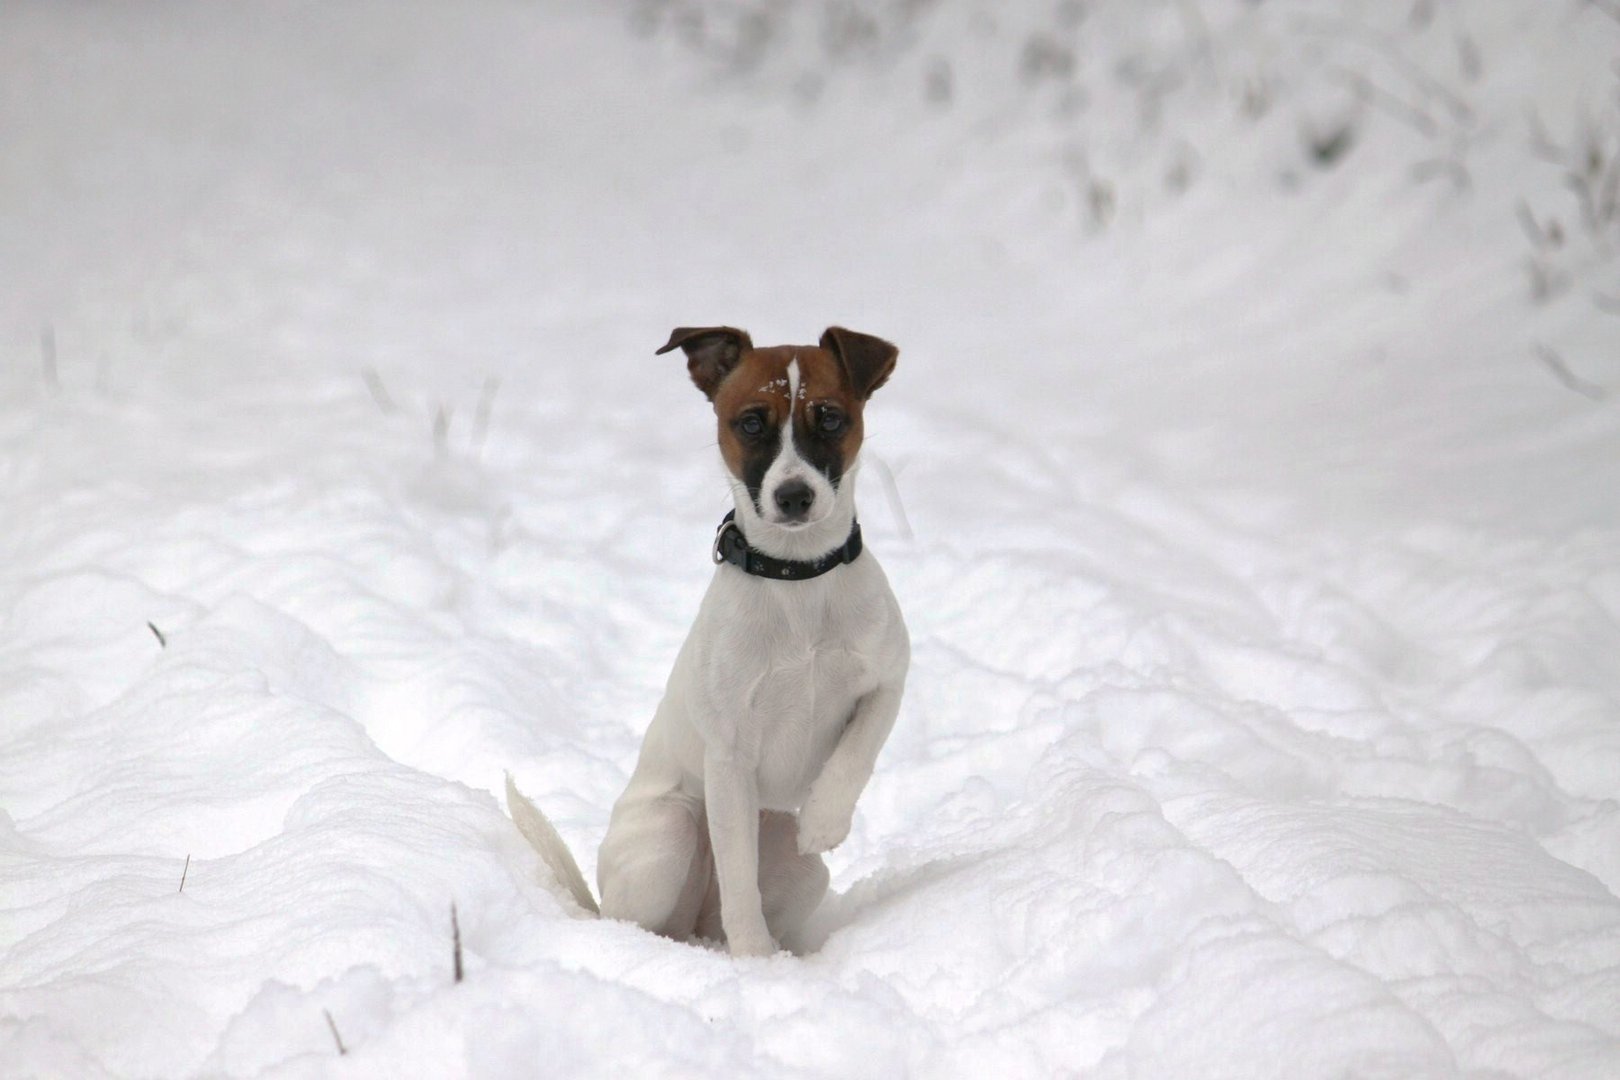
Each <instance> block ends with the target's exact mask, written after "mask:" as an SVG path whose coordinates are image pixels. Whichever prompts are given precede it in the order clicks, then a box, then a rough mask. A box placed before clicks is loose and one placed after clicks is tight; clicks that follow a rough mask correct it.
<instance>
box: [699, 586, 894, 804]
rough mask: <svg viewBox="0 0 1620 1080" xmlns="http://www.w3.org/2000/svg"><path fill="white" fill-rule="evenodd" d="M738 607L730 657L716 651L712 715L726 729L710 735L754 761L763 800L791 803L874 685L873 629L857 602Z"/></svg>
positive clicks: (730, 629)
mask: <svg viewBox="0 0 1620 1080" xmlns="http://www.w3.org/2000/svg"><path fill="white" fill-rule="evenodd" d="M800 584H801V586H802V585H803V584H809V583H800ZM802 591H804V592H805V593H806V594H807V595H806V597H805V598H806V600H811V599H814V598H813V597H811V596H809V595H808V592H809V591H808V590H802ZM733 615H734V617H733V619H732V620H729V621H728V625H727V627H726V633H725V634H724V635H723V637H724V639H725V640H726V642H727V645H726V648H725V649H724V650H723V653H724V656H723V658H722V657H716V658H715V660H716V661H718V664H717V667H716V669H715V670H716V673H717V674H720V678H719V680H718V681H719V684H720V687H721V688H722V689H721V693H719V694H717V695H716V696H717V698H718V699H719V700H717V701H716V703H715V704H716V705H717V706H718V710H717V711H718V714H719V715H717V716H714V717H713V718H712V721H711V722H713V723H714V725H715V727H717V728H720V729H722V730H717V731H714V732H713V733H712V735H714V736H718V737H720V738H722V739H726V740H727V741H730V742H732V743H733V745H735V746H736V747H737V748H738V750H739V752H740V753H742V754H743V755H744V756H746V757H749V758H751V759H752V760H754V762H755V763H756V766H757V774H756V775H757V778H758V783H759V796H760V803H761V805H762V806H764V807H766V808H769V809H794V808H797V807H798V806H799V805H800V804H801V803H802V802H803V800H804V796H805V794H806V792H807V790H808V788H809V785H810V782H811V781H812V780H814V779H815V777H816V776H817V774H818V773H819V772H820V770H821V765H822V763H823V762H825V761H826V759H827V755H828V754H829V753H831V751H832V748H833V746H834V745H835V744H836V743H837V741H838V737H839V735H841V734H842V733H843V730H844V727H845V726H846V725H847V724H848V722H849V719H850V716H851V714H852V713H853V712H854V709H855V704H856V702H857V701H858V700H859V699H860V698H861V697H863V696H864V695H866V694H867V693H869V692H871V691H872V690H873V689H874V688H875V687H876V685H877V672H876V670H875V666H874V663H873V654H874V650H875V645H876V642H875V637H876V627H875V626H874V625H873V620H872V619H871V617H870V615H869V613H868V612H866V611H863V610H861V607H860V606H859V605H857V606H854V607H852V606H850V605H848V604H839V603H831V604H822V603H804V604H788V605H786V606H767V605H753V606H750V607H747V608H744V609H742V610H739V611H735V612H734V613H733ZM727 699H729V700H727ZM727 729H729V730H727ZM728 737H729V738H728Z"/></svg>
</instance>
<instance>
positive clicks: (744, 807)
mask: <svg viewBox="0 0 1620 1080" xmlns="http://www.w3.org/2000/svg"><path fill="white" fill-rule="evenodd" d="M672 349H680V350H682V351H683V352H685V354H686V368H687V371H689V372H690V373H691V376H692V381H693V382H695V383H696V384H697V387H698V389H699V390H702V391H703V393H704V395H705V396H707V397H708V399H709V400H710V401H711V402H713V403H714V412H715V416H716V417H717V418H718V420H719V430H720V456H721V458H722V459H723V460H724V462H725V466H726V469H727V471H728V473H729V474H730V480H731V491H732V496H733V498H734V500H735V502H736V509H735V510H734V511H733V512H732V513H729V514H727V515H726V518H725V520H724V521H722V522H721V524H720V528H719V531H718V532H717V533H716V535H715V539H714V546H713V556H714V561H715V563H716V567H715V573H714V580H713V581H711V582H710V584H709V589H708V592H707V593H706V594H705V595H704V597H703V602H702V605H701V606H700V607H699V608H698V614H697V621H696V622H695V623H694V624H693V626H692V632H691V634H690V635H689V636H688V637H687V639H686V643H685V644H684V645H682V646H681V651H680V654H679V655H678V656H677V657H676V658H675V668H674V670H673V671H672V672H671V673H670V676H669V684H668V686H667V687H666V688H665V690H664V697H663V700H662V701H661V702H660V703H659V705H658V711H657V713H656V714H655V715H654V716H653V720H652V724H651V725H650V726H649V727H648V729H647V735H646V738H645V739H644V740H643V742H642V744H641V757H640V759H639V760H638V761H637V762H636V768H635V772H634V773H633V774H632V775H631V777H630V783H629V785H628V786H627V787H626V788H625V790H624V794H623V795H621V796H620V797H619V801H618V802H617V803H616V804H615V805H614V807H613V814H612V817H611V818H610V820H609V823H608V831H607V836H606V837H605V838H604V839H603V841H602V847H601V850H600V852H599V853H598V858H597V885H598V887H599V888H600V889H601V895H602V903H601V907H600V908H598V907H597V904H596V902H595V900H593V899H592V897H591V893H590V890H589V889H588V888H587V887H586V885H585V881H584V878H583V877H582V876H581V875H580V872H579V867H578V866H577V865H576V864H575V862H574V859H573V857H572V856H571V855H570V854H569V852H568V849H567V847H565V846H564V844H563V842H562V840H561V838H560V837H558V835H557V832H556V830H555V829H553V828H552V827H551V825H550V823H549V822H547V821H546V819H545V817H544V816H543V815H542V814H541V813H540V811H539V810H538V809H537V808H536V807H535V806H534V804H533V803H531V802H530V801H529V800H528V799H526V798H525V797H524V796H523V795H522V793H520V792H519V791H518V790H517V787H516V786H515V785H514V784H513V782H512V778H511V776H510V775H508V776H507V782H506V797H507V806H508V808H509V809H510V811H511V814H512V818H513V820H514V821H515V822H516V824H517V826H518V828H519V829H520V830H521V831H522V833H523V835H524V836H525V837H527V838H528V840H529V842H530V843H531V844H533V845H534V847H535V848H536V850H538V851H539V853H540V855H541V858H542V859H543V860H544V861H545V863H546V864H547V866H549V867H550V868H551V871H552V873H553V874H555V875H556V877H557V879H558V881H560V882H562V883H563V884H565V885H566V886H567V887H568V890H569V892H570V893H571V894H572V895H573V898H574V900H575V901H576V902H577V903H578V904H579V906H580V907H581V908H583V909H585V910H586V911H589V912H598V911H599V912H600V914H601V915H603V916H605V917H608V918H613V919H626V920H629V921H631V922H634V923H638V924H639V925H641V926H643V927H645V928H646V929H648V930H651V931H653V932H655V933H658V934H663V935H665V936H666V937H671V938H674V939H676V940H683V941H684V940H689V939H691V938H694V937H697V938H704V939H708V940H711V941H720V940H724V941H725V943H726V945H727V946H728V947H729V948H730V950H731V953H732V955H733V956H766V955H769V954H771V953H774V952H775V951H776V950H777V948H778V944H779V943H780V942H782V941H784V940H786V941H789V942H792V941H794V940H795V939H796V936H797V932H798V931H799V929H800V928H801V927H802V926H803V924H804V922H805V920H806V919H808V918H809V916H810V913H811V912H812V911H813V910H815V907H816V905H817V904H819V903H820V902H821V898H822V896H823V895H824V894H825V893H826V891H827V867H826V865H825V864H824V863H823V862H822V859H821V854H822V852H825V851H829V850H831V849H832V848H834V847H837V846H838V844H839V843H840V842H841V841H842V840H843V839H844V837H845V836H847V835H848V834H849V827H850V820H851V818H852V817H853V815H854V813H855V800H856V799H858V798H859V797H860V794H861V791H862V790H863V789H864V788H865V787H866V782H867V781H868V780H869V779H871V776H872V768H873V765H874V763H875V762H876V761H877V756H878V751H879V750H880V749H881V748H882V746H883V742H884V740H885V739H886V738H888V735H889V730H890V728H892V727H893V726H894V719H895V715H896V713H897V712H898V711H899V708H900V694H901V690H902V688H903V686H904V684H905V679H906V669H907V667H908V665H909V663H910V657H911V646H910V640H909V638H908V636H907V634H906V626H905V623H904V622H903V621H902V620H901V617H900V608H899V606H898V605H897V604H896V603H895V599H894V594H893V593H892V592H890V590H889V582H888V579H887V578H885V577H884V576H883V570H882V569H881V568H880V567H879V566H878V564H877V560H876V559H874V558H873V557H872V554H871V553H870V552H868V551H866V550H865V549H864V547H863V545H862V543H861V527H860V525H859V524H857V523H856V520H855V473H856V470H857V464H858V462H857V457H858V455H859V453H860V449H861V434H862V423H861V411H862V409H863V407H864V406H865V404H866V400H867V399H868V398H869V397H871V395H872V392H873V391H874V390H876V389H877V388H878V387H880V386H882V385H883V383H884V381H885V380H887V379H888V377H889V374H890V372H892V371H893V370H894V365H895V358H896V356H897V355H898V350H897V349H895V347H894V346H893V345H891V344H889V343H888V342H887V341H883V340H881V339H879V338H875V337H872V336H870V335H867V334H858V333H855V332H853V331H850V330H845V329H843V328H842V327H837V326H834V327H830V328H829V329H828V330H827V332H826V333H825V334H823V335H822V336H821V344H820V347H819V348H810V347H809V346H802V347H801V346H779V347H776V348H768V349H757V348H755V347H754V343H753V342H752V341H751V340H750V339H749V337H748V335H747V334H746V333H744V332H743V331H741V330H734V329H732V328H731V327H729V326H719V327H703V328H691V327H681V328H680V329H677V330H676V331H675V332H674V333H672V334H671V335H670V338H669V342H668V344H666V345H665V346H664V347H663V348H661V349H659V350H658V352H659V353H666V352H669V351H670V350H672Z"/></svg>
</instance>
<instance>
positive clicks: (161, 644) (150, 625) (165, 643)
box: [146, 620, 169, 649]
mask: <svg viewBox="0 0 1620 1080" xmlns="http://www.w3.org/2000/svg"><path fill="white" fill-rule="evenodd" d="M146 628H147V629H148V630H150V631H152V636H153V637H155V638H157V639H158V648H160V649H167V648H168V647H169V639H168V638H166V637H164V636H163V631H161V630H159V629H158V628H157V624H156V623H154V622H151V621H150V620H148V621H147V624H146Z"/></svg>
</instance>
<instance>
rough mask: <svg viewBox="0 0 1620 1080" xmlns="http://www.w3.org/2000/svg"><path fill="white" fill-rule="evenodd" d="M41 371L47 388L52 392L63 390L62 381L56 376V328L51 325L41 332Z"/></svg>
mask: <svg viewBox="0 0 1620 1080" xmlns="http://www.w3.org/2000/svg"><path fill="white" fill-rule="evenodd" d="M39 369H40V373H41V374H42V375H43V376H44V377H45V385H46V386H48V387H50V388H51V389H52V390H60V389H61V388H62V380H61V379H60V378H59V377H58V376H57V374H56V327H54V326H52V325H51V324H50V323H46V324H45V325H44V326H43V327H42V328H41V329H40V331H39Z"/></svg>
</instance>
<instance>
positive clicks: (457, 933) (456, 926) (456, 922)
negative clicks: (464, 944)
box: [450, 900, 461, 982]
mask: <svg viewBox="0 0 1620 1080" xmlns="http://www.w3.org/2000/svg"><path fill="white" fill-rule="evenodd" d="M450 951H451V958H452V959H453V961H454V963H455V969H456V982H460V981H461V920H460V919H458V918H456V902H455V901H454V900H452V901H450Z"/></svg>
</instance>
